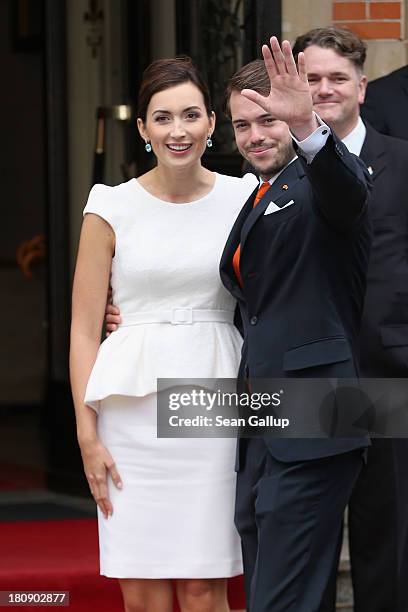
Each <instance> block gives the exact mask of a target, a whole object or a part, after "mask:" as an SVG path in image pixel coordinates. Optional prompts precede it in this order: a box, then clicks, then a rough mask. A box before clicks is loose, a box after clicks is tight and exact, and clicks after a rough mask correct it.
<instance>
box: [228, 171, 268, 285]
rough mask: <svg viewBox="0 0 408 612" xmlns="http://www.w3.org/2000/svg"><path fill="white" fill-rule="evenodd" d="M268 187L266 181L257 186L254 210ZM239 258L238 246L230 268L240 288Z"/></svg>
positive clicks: (239, 250) (239, 247) (239, 246)
mask: <svg viewBox="0 0 408 612" xmlns="http://www.w3.org/2000/svg"><path fill="white" fill-rule="evenodd" d="M270 186H271V184H270V183H268V182H267V181H264V182H263V183H261V185H260V186H259V189H258V191H257V193H256V196H255V200H254V208H255V206H257V205H258V204H259V201H260V200H261V199H262V198H263V196H264V194H265V193H266V192H267V191H268V189H269V187H270ZM240 257H241V245H240V244H239V245H238V246H237V250H236V251H235V253H234V257H233V258H232V267H233V268H234V272H235V275H236V277H237V279H238V280H239V284H240V285H241V287H242V286H243V283H242V278H241V272H240V270H239V260H240Z"/></svg>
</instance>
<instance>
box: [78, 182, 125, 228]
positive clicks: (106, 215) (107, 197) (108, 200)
mask: <svg viewBox="0 0 408 612" xmlns="http://www.w3.org/2000/svg"><path fill="white" fill-rule="evenodd" d="M112 191H113V189H112V187H108V186H107V185H101V184H97V185H94V186H93V187H92V189H91V191H90V192H89V196H88V201H87V203H86V206H85V208H84V211H83V215H84V216H85V215H86V214H88V213H93V214H95V215H98V216H99V217H102V219H104V220H105V221H106V222H107V223H109V225H110V226H111V227H112V229H113V230H114V231H115V229H116V226H117V219H116V216H117V215H116V214H115V212H116V211H115V206H114V198H113V194H112Z"/></svg>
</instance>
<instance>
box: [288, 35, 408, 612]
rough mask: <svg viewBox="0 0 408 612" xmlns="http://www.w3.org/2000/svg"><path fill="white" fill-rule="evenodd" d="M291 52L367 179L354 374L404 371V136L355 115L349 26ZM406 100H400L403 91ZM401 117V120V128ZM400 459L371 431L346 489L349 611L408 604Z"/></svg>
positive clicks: (357, 65) (388, 100)
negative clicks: (362, 461)
mask: <svg viewBox="0 0 408 612" xmlns="http://www.w3.org/2000/svg"><path fill="white" fill-rule="evenodd" d="M293 51H294V54H295V56H296V55H297V53H299V52H300V51H303V52H304V54H305V57H306V63H307V71H308V78H309V84H310V87H311V91H312V97H313V104H314V109H315V111H316V112H317V113H318V114H319V115H320V117H321V118H322V119H323V120H324V121H326V122H327V123H328V124H329V125H330V126H331V127H332V128H333V129H334V130H335V131H336V134H337V135H338V136H339V137H340V138H342V140H343V142H344V143H345V144H346V146H347V147H348V148H349V150H350V151H352V152H353V153H355V154H356V155H359V156H360V158H361V159H362V160H363V161H364V163H365V164H366V166H367V168H368V170H369V172H370V173H371V175H372V179H373V191H372V195H371V199H370V211H371V217H372V219H373V228H374V234H373V244H372V250H371V257H370V265H369V272H368V277H367V281H368V283H367V294H366V299H365V307H364V314H363V323H362V330H361V333H360V338H359V344H360V366H361V376H362V377H367V378H371V377H373V378H374V377H379V378H382V377H401V378H405V377H406V376H407V374H408V258H407V249H408V196H407V188H406V182H407V178H406V176H407V170H408V143H406V142H405V141H403V140H399V139H396V138H391V137H388V136H383V135H382V134H380V133H378V132H377V131H376V130H374V129H373V128H372V127H371V126H370V124H369V123H367V122H366V121H365V123H363V122H362V120H361V119H360V105H361V104H362V103H363V101H364V94H365V87H366V77H365V76H364V75H363V66H364V60H365V55H366V47H365V44H364V43H363V42H362V41H361V40H360V39H359V38H358V37H357V36H355V35H354V34H353V33H352V32H350V31H348V30H341V29H338V28H317V29H315V30H311V31H310V32H308V33H306V34H304V35H302V36H299V37H298V39H297V40H296V42H295V45H294V48H293ZM407 75H408V70H407ZM385 81H386V79H384V84H385ZM407 85H408V79H407ZM407 93H408V90H407ZM407 93H406V94H405V95H406V96H407ZM393 102H394V100H392V92H391V91H387V92H386V93H384V95H383V96H382V98H381V106H382V107H384V108H386V107H387V105H390V104H393ZM406 105H407V108H408V96H407V98H406ZM405 124H406V121H402V119H401V118H400V121H399V124H398V125H399V127H400V128H401V129H402V128H403V125H405ZM407 135H408V132H407ZM407 465H408V440H405V439H401V440H390V439H375V440H373V441H372V446H371V447H370V448H369V450H368V462H367V467H366V468H365V469H364V470H363V471H362V472H361V474H360V476H359V478H358V480H357V482H356V485H355V487H354V490H353V494H352V497H351V500H350V503H349V538H350V554H351V563H352V577H353V587H354V599H355V607H354V610H355V612H406V611H407V610H408V590H407V576H408V479H407V478H406V466H407ZM334 578H335V574H334V575H333V582H332V585H331V592H330V593H327V601H326V604H325V606H324V607H323V608H322V609H321V610H322V611H323V610H325V611H326V610H327V611H333V612H334V609H335V603H334V599H335V584H334Z"/></svg>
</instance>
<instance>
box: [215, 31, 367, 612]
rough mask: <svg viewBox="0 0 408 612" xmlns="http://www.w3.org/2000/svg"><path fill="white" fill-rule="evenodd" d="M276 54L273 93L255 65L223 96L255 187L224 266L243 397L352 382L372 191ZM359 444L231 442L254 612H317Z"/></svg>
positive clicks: (307, 406) (270, 65) (309, 407)
mask: <svg viewBox="0 0 408 612" xmlns="http://www.w3.org/2000/svg"><path fill="white" fill-rule="evenodd" d="M271 47H272V55H271V53H270V51H269V49H268V48H267V47H265V46H264V47H263V54H264V60H265V66H266V68H267V71H268V74H269V79H270V82H269V80H268V79H266V78H265V67H264V65H263V63H262V62H260V61H256V62H252V63H251V64H249V65H247V66H245V67H244V68H242V69H241V70H240V71H238V73H237V74H236V75H234V77H232V79H231V81H230V83H229V86H228V90H227V96H228V103H227V108H228V109H229V112H230V115H231V119H232V124H233V127H234V132H235V139H236V143H237V146H238V149H239V151H240V153H241V154H242V155H243V156H244V157H245V158H246V159H247V160H248V162H250V163H251V165H252V166H253V167H254V168H255V170H256V171H257V172H258V173H259V174H260V176H261V179H262V181H263V183H264V184H263V185H262V186H261V188H260V190H259V191H260V192H261V194H263V195H259V194H257V193H256V192H254V193H253V194H252V196H251V197H250V198H249V200H248V201H247V203H246V204H245V205H244V207H243V209H242V211H241V213H240V214H239V216H238V218H237V220H236V222H235V224H234V226H233V229H232V231H231V234H230V236H229V238H228V241H227V244H226V247H225V250H224V253H223V256H222V259H221V264H220V271H221V278H222V280H223V282H224V284H225V286H226V287H227V289H229V291H231V293H232V294H233V295H234V296H235V297H236V298H237V300H238V303H239V306H240V310H241V314H242V319H243V323H244V330H245V339H244V346H243V354H242V363H241V368H240V371H241V375H242V376H244V377H246V378H248V379H249V384H250V385H252V386H255V385H257V384H258V382H257V381H259V380H260V379H274V378H281V379H282V378H286V379H287V380H288V383H289V381H290V382H292V383H293V379H294V378H295V377H297V378H320V379H330V380H333V379H337V378H341V377H345V378H353V377H354V376H356V374H357V369H358V368H357V359H356V342H357V340H356V339H357V334H358V331H359V328H360V321H361V314H362V310H363V300H364V292H365V281H366V270H367V265H368V255H369V247H370V241H371V232H370V223H369V219H368V204H367V201H368V187H367V185H368V183H369V182H370V179H369V176H368V173H367V171H366V169H365V167H364V165H363V164H361V162H359V160H358V158H356V157H355V156H353V155H352V154H350V153H349V152H348V150H347V148H346V147H345V146H344V145H343V144H342V143H341V141H340V140H339V139H338V138H337V136H336V135H335V133H334V132H332V131H331V130H330V129H329V128H328V126H327V125H325V124H321V122H320V121H319V123H320V127H318V124H317V123H314V121H316V118H315V119H314V121H313V120H312V116H313V115H312V102H311V97H310V90H309V86H308V83H307V79H305V65H304V61H303V60H302V54H300V55H299V58H298V69H299V75H298V73H297V70H296V67H295V64H294V61H293V57H292V54H291V52H290V46H289V43H288V42H287V41H284V42H283V43H282V49H281V48H280V47H279V44H278V43H277V41H276V39H274V38H272V39H271ZM247 88H249V89H250V90H252V91H248V89H247ZM243 89H245V91H242V90H243ZM254 90H255V91H254ZM287 126H289V129H290V132H291V134H290V133H289V131H288V127H287ZM291 135H292V137H293V139H294V142H295V146H296V149H297V152H298V155H299V157H298V158H297V159H294V153H293V151H292V150H291V137H290V136H291ZM302 408H303V414H305V413H306V415H310V419H311V420H312V419H313V418H314V416H315V412H316V410H317V408H318V407H317V406H316V405H313V404H311V403H310V398H309V397H308V396H304V397H303V399H302ZM366 446H367V439H366V438H365V437H364V436H360V437H354V438H330V439H324V438H320V439H318V438H315V439H312V438H305V437H303V438H297V439H283V438H280V439H277V438H276V439H275V438H272V437H269V436H268V435H265V436H262V437H260V438H248V439H245V438H241V439H240V440H239V448H238V459H239V465H238V479H237V505H236V524H237V527H238V530H239V532H240V535H241V538H242V544H243V555H244V570H245V582H246V593H247V607H248V610H249V611H250V612H284V611H288V610H293V611H295V610H296V612H314V611H316V610H318V608H319V605H320V603H321V600H322V597H323V593H324V591H325V587H326V584H327V581H328V579H329V575H330V572H331V568H332V566H333V563H334V559H335V556H336V551H337V542H338V538H339V533H340V530H341V521H342V515H343V512H344V508H345V506H346V504H347V502H348V499H349V496H350V494H351V490H352V487H353V484H354V482H355V480H356V478H357V476H358V474H359V472H360V470H361V468H362V464H363V461H362V456H363V450H364V449H365V447H366Z"/></svg>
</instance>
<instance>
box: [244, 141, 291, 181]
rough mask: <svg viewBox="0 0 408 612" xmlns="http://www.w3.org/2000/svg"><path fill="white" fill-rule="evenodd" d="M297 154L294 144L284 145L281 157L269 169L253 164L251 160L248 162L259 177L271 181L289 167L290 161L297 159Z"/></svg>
mask: <svg viewBox="0 0 408 612" xmlns="http://www.w3.org/2000/svg"><path fill="white" fill-rule="evenodd" d="M295 155H296V153H295V151H294V149H293V146H292V142H290V143H288V144H287V145H284V147H283V148H282V149H281V151H280V152H279V155H278V156H277V157H276V158H275V159H274V160H273V161H272V162H271V165H270V166H268V167H267V168H261V167H259V166H256V165H255V164H253V163H252V162H251V161H250V160H248V159H247V161H248V162H249V163H250V164H251V166H252V167H253V169H254V170H255V172H256V173H257V175H259V176H261V177H262V178H264V179H270V178H272V177H273V176H275V174H278V172H280V171H281V170H282V169H283V168H284V167H285V166H287V165H288V163H289V162H290V161H292V159H293V158H294V157H295Z"/></svg>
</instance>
